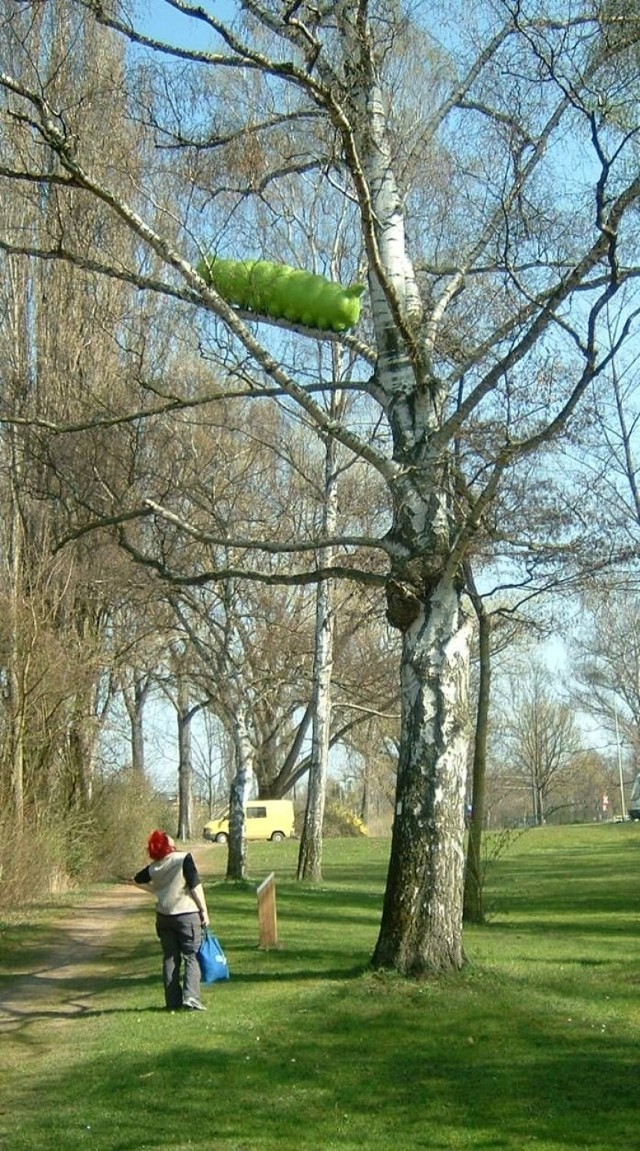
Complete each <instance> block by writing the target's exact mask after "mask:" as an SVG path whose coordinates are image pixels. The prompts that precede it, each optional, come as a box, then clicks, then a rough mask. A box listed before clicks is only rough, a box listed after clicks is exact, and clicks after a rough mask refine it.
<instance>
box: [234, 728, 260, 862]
mask: <svg viewBox="0 0 640 1151" xmlns="http://www.w3.org/2000/svg"><path fill="white" fill-rule="evenodd" d="M233 736H234V742H235V748H236V773H235V775H234V777H233V780H232V781H231V791H230V796H229V855H228V858H227V879H246V875H247V837H246V829H245V817H244V807H245V804H246V802H247V799H248V798H249V792H250V790H251V785H252V783H253V780H254V779H255V774H254V770H253V747H252V744H251V740H250V739H249V733H248V730H247V725H246V723H245V719H244V716H243V715H242V713H241V712H240V711H238V713H237V714H236V717H235V720H234V727H233Z"/></svg>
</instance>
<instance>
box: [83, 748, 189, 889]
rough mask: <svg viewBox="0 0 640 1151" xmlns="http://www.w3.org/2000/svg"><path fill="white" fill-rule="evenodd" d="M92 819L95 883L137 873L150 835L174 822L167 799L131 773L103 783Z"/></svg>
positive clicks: (92, 810)
mask: <svg viewBox="0 0 640 1151" xmlns="http://www.w3.org/2000/svg"><path fill="white" fill-rule="evenodd" d="M91 816H92V822H93V826H94V832H93V844H92V863H91V878H92V879H93V880H108V879H119V878H122V877H123V876H130V875H131V874H132V873H133V872H134V871H138V870H139V868H140V867H142V866H143V864H144V862H145V860H146V856H145V845H146V841H147V836H148V835H149V832H150V831H152V830H153V828H154V827H171V826H172V825H173V824H174V823H175V813H174V812H173V811H172V810H170V808H169V805H168V803H167V800H166V799H165V798H164V797H163V796H160V795H158V793H157V792H156V791H154V789H153V788H152V786H151V785H150V783H149V782H148V781H147V780H146V779H140V778H139V776H134V775H133V773H132V772H131V771H130V770H128V771H123V772H121V773H120V774H118V775H117V776H110V777H109V778H108V779H107V780H105V781H103V784H102V786H101V787H100V788H99V789H98V790H97V792H96V795H95V798H94V801H93V804H92V807H91Z"/></svg>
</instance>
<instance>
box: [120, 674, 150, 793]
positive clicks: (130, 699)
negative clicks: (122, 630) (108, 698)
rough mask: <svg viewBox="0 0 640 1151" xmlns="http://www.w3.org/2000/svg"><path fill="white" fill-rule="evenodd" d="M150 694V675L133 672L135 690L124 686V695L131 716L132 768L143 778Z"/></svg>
mask: <svg viewBox="0 0 640 1151" xmlns="http://www.w3.org/2000/svg"><path fill="white" fill-rule="evenodd" d="M148 694H149V676H148V675H146V674H144V673H142V672H136V671H134V673H133V692H131V691H130V690H129V689H128V688H126V687H123V689H122V696H123V699H124V705H125V707H126V709H127V715H128V716H129V724H130V726H131V770H132V771H133V774H134V775H135V776H136V777H137V778H139V779H143V778H144V775H145V762H144V761H145V747H144V723H143V720H144V709H145V704H146V702H147V697H148Z"/></svg>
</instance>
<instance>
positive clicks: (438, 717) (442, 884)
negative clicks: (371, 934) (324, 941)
mask: <svg viewBox="0 0 640 1151" xmlns="http://www.w3.org/2000/svg"><path fill="white" fill-rule="evenodd" d="M459 594H460V593H459V590H458V588H457V587H456V586H455V584H454V582H453V581H452V580H448V581H445V580H444V579H443V580H442V581H441V582H440V584H439V585H438V586H437V587H436V589H435V590H434V592H433V595H432V597H431V601H430V604H429V610H428V611H426V610H421V612H420V615H419V617H418V619H417V620H416V621H415V622H414V623H413V624H412V625H411V626H410V627H409V628H408V629H407V631H406V632H405V635H404V642H403V651H402V662H401V667H402V673H401V674H402V681H401V686H402V732H401V741H400V755H399V764H398V783H397V789H396V809H395V821H394V825H393V833H392V842H391V858H390V863H389V874H388V878H387V887H386V892H385V899H384V906H383V912H382V922H381V927H380V934H379V937H378V942H377V944H376V948H375V952H374V955H373V963H374V966H376V967H392V968H395V969H396V970H398V971H400V972H401V973H403V974H405V975H426V974H436V973H439V972H444V971H447V970H451V969H452V968H454V969H458V968H460V967H461V966H462V964H463V962H464V952H463V947H462V891H463V878H464V851H463V841H464V795H465V782H466V767H467V743H468V738H467V682H468V667H469V646H470V624H469V621H468V620H467V619H465V618H464V617H463V616H462V613H461V610H460V603H459Z"/></svg>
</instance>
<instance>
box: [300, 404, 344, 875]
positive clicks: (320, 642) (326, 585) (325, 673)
mask: <svg viewBox="0 0 640 1151" xmlns="http://www.w3.org/2000/svg"><path fill="white" fill-rule="evenodd" d="M342 403H343V401H342V397H341V395H340V394H338V393H336V394H334V395H333V396H332V400H331V414H332V418H334V419H335V418H336V417H337V413H338V411H339V409H341V407H342ZM337 509H338V488H337V483H336V444H335V441H334V440H332V439H329V440H328V441H327V447H326V456H325V488H324V505H323V513H322V519H323V523H322V534H323V535H324V536H325V538H329V537H331V536H332V535H333V534H334V532H335V530H336V522H337ZM332 559H333V552H332V549H331V548H323V549H321V551H320V553H319V556H318V563H319V564H320V566H321V567H330V566H331V563H332ZM332 600H333V582H332V581H331V580H321V581H320V583H319V584H318V593H317V598H316V636H315V652H314V661H313V720H312V722H313V727H312V736H311V765H310V767H309V782H308V791H307V808H306V812H305V819H304V827H303V829H302V836H301V838H300V851H299V854H298V879H310V880H312V881H313V882H315V883H319V882H320V881H321V879H322V825H323V822H324V805H325V798H326V790H327V772H328V765H329V742H330V738H331V677H332V674H333V618H334V617H333V606H332Z"/></svg>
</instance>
